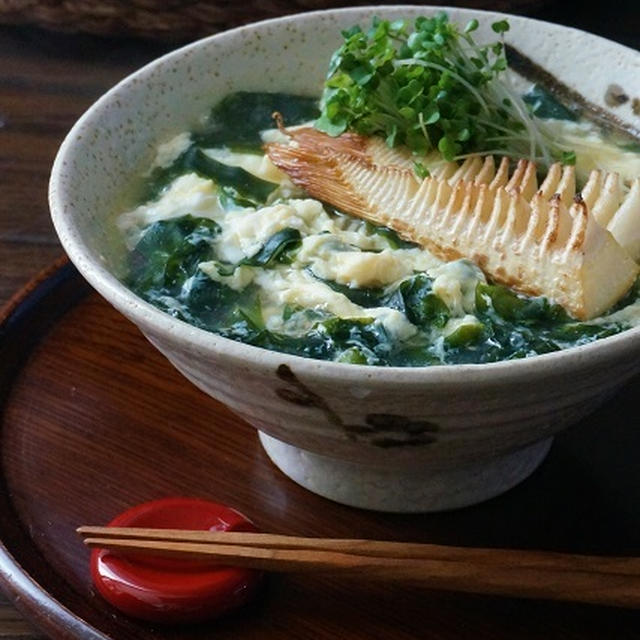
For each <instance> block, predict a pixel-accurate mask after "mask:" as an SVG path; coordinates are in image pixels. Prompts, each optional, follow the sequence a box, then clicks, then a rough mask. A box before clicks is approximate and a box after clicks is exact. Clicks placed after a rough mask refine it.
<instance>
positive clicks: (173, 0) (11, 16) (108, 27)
mask: <svg viewBox="0 0 640 640" xmlns="http://www.w3.org/2000/svg"><path fill="white" fill-rule="evenodd" d="M365 4H401V3H400V2H395V3H394V2H384V1H382V2H380V1H379V0H369V1H362V2H358V1H357V0H356V1H354V2H337V1H332V0H244V1H243V0H235V1H234V0H211V1H209V2H203V1H202V0H101V1H96V2H91V1H87V0H0V23H13V24H32V25H37V26H40V27H45V28H49V29H54V30H57V31H67V32H86V33H93V34H100V35H110V36H137V37H144V38H152V39H156V40H166V41H173V42H179V41H185V40H190V39H195V38H199V37H202V36H205V35H209V34H212V33H216V32H218V31H223V30H224V29H228V28H230V27H235V26H238V25H241V24H246V23H248V22H254V21H256V20H263V19H266V18H275V17H278V16H282V15H287V14H292V13H299V12H301V11H311V10H314V9H328V8H334V7H344V6H354V5H365ZM415 4H424V5H425V6H427V5H430V4H438V3H437V2H425V3H420V2H417V3H415ZM442 4H444V5H448V6H465V7H472V8H476V9H494V10H497V11H506V12H512V13H521V14H522V13H524V14H526V13H528V12H530V11H534V10H536V9H539V8H540V7H541V5H544V4H545V2H542V1H540V0H467V1H466V2H465V1H464V0H462V1H458V2H456V1H455V0H453V1H452V0H448V1H446V2H442ZM546 4H551V3H550V2H547V3H546Z"/></svg>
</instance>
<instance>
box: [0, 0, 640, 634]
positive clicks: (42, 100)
mask: <svg viewBox="0 0 640 640" xmlns="http://www.w3.org/2000/svg"><path fill="white" fill-rule="evenodd" d="M565 4H570V3H556V5H557V6H556V7H555V8H550V7H546V8H545V10H544V11H543V12H541V13H538V14H534V15H536V17H540V18H543V19H549V20H552V21H557V22H560V23H563V24H569V25H572V26H577V27H580V28H585V29H587V30H590V31H593V32H595V33H599V34H601V35H605V36H607V37H610V38H612V39H615V40H618V41H621V42H624V43H625V44H628V45H630V46H635V47H640V37H639V36H638V35H637V34H638V31H637V28H636V27H637V24H638V21H637V11H636V10H635V3H632V2H628V1H625V2H621V3H616V5H615V10H610V9H611V5H606V3H600V4H599V5H598V8H597V9H590V10H585V9H582V10H580V11H576V10H575V8H574V7H573V6H564V5H565ZM530 14H531V12H530ZM173 46H174V45H171V46H169V45H166V44H158V43H150V42H148V41H141V40H140V41H136V40H131V39H126V38H100V37H95V36H87V35H74V36H70V35H61V34H55V33H51V32H47V31H44V30H40V29H37V28H34V27H30V26H20V27H17V26H0V193H1V194H2V198H1V200H0V304H3V303H5V302H7V301H8V300H9V298H10V297H11V296H12V295H13V294H14V293H15V292H16V291H17V290H18V289H19V288H20V287H21V286H23V285H24V284H25V283H26V282H27V281H28V280H29V279H30V278H32V277H33V276H34V275H35V274H36V273H38V272H39V271H40V270H41V268H43V267H45V266H46V265H48V264H50V263H51V262H52V261H53V260H54V259H55V258H56V257H58V256H59V255H60V254H61V249H60V246H59V244H58V242H57V239H56V237H55V234H54V232H53V229H52V227H51V224H50V222H49V214H48V208H47V200H46V198H47V196H46V191H47V181H48V175H49V170H50V166H51V163H52V161H53V158H54V155H55V152H56V150H57V148H58V146H59V144H60V142H61V141H62V139H63V137H64V135H65V133H66V132H67V131H68V129H69V128H70V127H71V125H72V124H73V122H74V121H75V120H76V119H77V118H78V117H79V116H80V115H81V114H82V112H83V111H84V110H85V109H86V108H87V107H88V106H89V105H90V104H91V103H92V102H93V101H94V100H95V99H96V98H97V97H99V96H100V95H101V94H102V93H103V92H104V91H105V90H106V89H108V88H109V87H111V86H112V85H113V84H114V83H115V82H116V81H118V80H119V79H121V78H122V77H124V76H125V75H127V74H128V73H130V72H131V71H133V70H135V69H137V68H138V67H140V66H141V65H143V64H144V63H146V62H148V61H150V60H152V59H153V58H155V57H157V56H158V55H161V54H162V53H164V52H166V51H167V50H169V48H171V47H173ZM90 304H94V305H97V304H98V302H97V301H95V300H94V301H93V302H91V303H90ZM141 344H144V343H141ZM116 351H117V350H116ZM145 353H146V352H145ZM2 355H4V354H2ZM2 355H0V362H1V361H2ZM144 357H147V356H146V355H145V356H144ZM144 357H143V359H144ZM152 357H155V356H152ZM44 384H46V380H40V382H39V383H38V384H36V386H35V387H34V388H33V394H34V396H33V397H32V399H31V400H30V402H35V400H33V398H34V397H37V394H38V393H39V390H40V389H41V387H40V386H39V385H44ZM625 398H626V400H625ZM625 402H626V403H627V404H626V405H625ZM625 406H626V409H625ZM633 406H634V405H633V394H632V393H631V392H628V396H624V395H623V396H621V397H620V398H619V399H617V400H616V401H615V402H614V403H612V404H610V405H608V409H609V411H610V413H609V414H607V413H602V412H601V413H599V414H598V416H599V419H600V420H601V421H602V422H604V423H607V422H609V421H610V420H611V416H614V417H615V418H616V420H617V421H622V420H623V419H624V416H625V414H624V411H629V412H630V411H631V409H632V407H633ZM621 412H622V413H621ZM630 415H635V414H630ZM597 419H598V417H597V416H596V418H594V419H593V420H597ZM590 425H591V429H592V431H591V436H590V439H589V438H587V439H586V440H585V441H583V440H580V439H578V441H577V443H574V445H573V446H574V447H577V449H572V448H571V447H569V449H565V450H564V454H563V453H562V449H560V450H559V449H558V447H556V448H555V453H554V454H553V455H556V456H560V457H561V459H562V455H564V456H566V459H564V462H565V463H567V464H569V466H570V467H571V468H572V469H573V472H574V476H573V478H574V479H571V478H570V479H569V480H568V486H564V485H563V486H562V487H561V489H562V491H560V492H559V497H558V499H557V500H555V498H556V496H557V495H558V491H557V490H556V487H555V485H554V484H553V483H552V482H551V480H553V479H554V478H553V475H552V476H551V477H550V479H549V481H548V482H547V483H546V484H544V488H545V490H546V492H547V493H540V494H535V496H529V497H530V498H531V500H532V501H533V502H532V504H535V500H534V498H536V496H537V499H538V500H540V499H542V498H541V496H544V500H545V501H546V500H547V498H549V497H551V498H552V503H553V505H555V507H553V508H551V507H546V508H545V510H544V511H543V512H542V513H541V514H539V517H540V518H542V519H543V521H544V519H545V518H550V520H549V521H547V524H550V523H551V521H552V518H553V517H556V516H559V515H562V514H563V512H564V510H565V507H566V505H562V502H561V500H560V498H568V499H569V500H572V501H574V503H573V504H570V505H569V507H570V510H571V513H573V519H569V520H568V521H567V522H569V524H566V525H565V526H564V527H563V528H562V530H561V532H560V534H559V536H558V538H557V539H555V545H556V546H557V547H559V548H563V547H566V548H567V549H568V550H576V549H575V548H573V547H572V545H574V544H575V541H576V540H577V541H580V540H581V539H584V542H583V543H580V544H582V545H583V546H584V549H585V550H592V551H593V550H598V549H600V550H602V551H603V552H620V551H621V547H619V545H618V544H617V542H620V541H621V542H622V547H624V546H625V544H626V550H627V551H631V550H632V547H633V544H631V542H632V541H633V540H635V541H636V543H637V540H638V529H635V531H633V530H629V527H631V526H636V527H637V525H638V522H637V511H638V509H637V502H636V503H635V504H632V503H630V502H629V500H628V496H627V493H628V492H629V491H631V492H633V491H638V479H637V476H635V475H633V471H634V470H632V469H629V468H626V467H625V466H624V464H623V463H621V465H617V464H616V463H614V467H615V469H614V472H615V473H613V474H609V473H608V472H607V466H606V463H607V460H606V459H604V461H603V462H602V463H601V464H600V463H599V464H600V466H598V464H596V467H595V469H594V468H587V467H585V464H584V461H583V458H582V457H581V456H585V455H587V454H590V453H594V454H595V455H596V457H598V455H599V454H600V450H601V449H602V445H607V444H608V443H610V441H609V440H607V439H606V438H605V439H604V440H605V441H604V442H603V441H602V440H603V437H602V436H601V435H598V434H599V431H598V428H597V423H596V422H590ZM615 425H618V426H615ZM620 425H621V423H619V422H615V424H614V427H615V429H614V435H616V434H617V436H616V437H617V438H618V440H615V439H614V441H613V444H610V447H612V446H613V445H614V444H615V445H616V446H620V447H621V450H622V451H625V450H626V449H628V448H629V447H631V446H632V445H635V446H636V447H637V444H638V443H637V441H634V440H633V435H630V434H627V433H626V432H624V430H623V429H622V426H620ZM616 429H617V431H616ZM621 429H622V430H621ZM585 433H588V432H585ZM567 437H568V436H567ZM253 446H254V448H253V449H250V451H251V452H253V453H255V454H256V455H258V456H260V455H262V454H261V453H260V450H259V448H257V445H253ZM604 450H605V451H606V450H607V449H606V446H605V448H604ZM609 453H610V454H612V452H611V450H610V449H609ZM225 455H229V451H228V450H225ZM612 455H614V456H615V454H612ZM598 459H599V458H598ZM541 473H543V477H546V476H544V473H545V471H544V469H543V470H541ZM585 475H586V480H587V482H586V489H585V487H584V485H583V484H581V483H580V482H578V479H581V480H584V477H585ZM276 476H277V474H276ZM575 478H578V479H575ZM263 479H264V478H263ZM275 486H277V484H276V485H275ZM522 490H526V487H525V488H523V489H522ZM583 491H589V492H592V493H590V494H589V496H588V497H587V496H584V495H583ZM635 495H636V496H638V494H637V493H636V494H635ZM128 497H130V496H127V495H123V496H121V499H122V505H124V504H125V503H126V499H127V498H128ZM275 499H276V502H277V501H278V500H279V501H280V502H279V503H278V504H279V505H280V507H284V506H286V504H287V501H288V494H287V493H285V494H277V493H276V495H275ZM105 508H106V507H105ZM485 508H488V510H489V514H491V513H493V509H494V507H492V506H491V505H488V506H487V505H485ZM516 513H517V514H519V515H520V516H521V517H524V522H525V523H529V524H530V523H532V521H533V518H534V516H533V515H531V514H526V513H523V512H522V510H521V509H519V510H518V509H516ZM589 514H591V515H589ZM616 514H617V515H618V518H617V519H616V518H615V517H614V518H613V520H611V519H610V517H611V516H613V515H616ZM105 515H107V514H106V513H105ZM459 517H460V518H461V519H462V520H464V518H463V517H462V516H459ZM304 524H308V523H307V522H306V521H305V523H304ZM455 525H456V516H452V523H451V524H450V525H446V526H445V525H439V527H440V528H439V529H438V527H436V530H439V531H440V538H439V539H440V540H442V541H446V542H449V543H451V542H455V540H456V539H458V540H459V534H460V531H459V530H458V528H457V527H456V526H455ZM451 526H453V530H452V529H451V528H450V527H451ZM495 526H496V527H498V524H497V523H496V524H495ZM540 526H542V525H540ZM540 526H539V527H538V528H540ZM302 528H305V527H302ZM543 528H544V527H543ZM301 532H302V531H299V530H297V531H296V533H301ZM364 533H365V534H366V535H367V536H368V535H370V534H369V533H368V532H367V531H366V530H365V531H364ZM436 537H437V536H436ZM481 537H482V536H481ZM533 540H534V541H535V538H533ZM538 541H539V542H547V543H549V542H551V543H553V542H554V540H551V541H550V540H548V539H544V540H538ZM512 543H513V544H517V543H521V544H522V545H523V546H526V545H527V543H529V544H531V541H530V540H528V539H526V538H517V537H516V538H515V539H513V540H512ZM552 546H553V544H552ZM590 547H591V548H590ZM635 552H636V553H637V552H638V550H637V548H635ZM292 589H293V591H295V585H294V587H292ZM320 592H321V589H320V588H319V587H316V592H315V595H318V594H319V593H320ZM306 595H307V596H309V593H307V594H306ZM313 595H314V594H313V593H312V594H311V596H313ZM299 600H300V598H298V601H299ZM442 602H449V606H450V607H453V608H450V609H449V613H450V614H452V612H454V611H457V612H458V613H460V611H458V610H457V605H455V602H456V601H455V600H452V599H451V598H449V599H447V598H446V597H445V596H442V595H440V596H437V597H436V599H435V600H434V601H431V604H430V605H429V609H430V611H433V610H434V608H437V605H438V603H442ZM361 603H362V602H361ZM452 603H453V604H452ZM474 603H475V604H474ZM387 604H388V605H389V606H391V605H390V602H387ZM467 604H468V605H469V606H471V609H474V610H475V612H476V614H475V618H474V617H473V616H471V617H466V618H465V616H464V615H462V614H461V617H460V619H459V621H458V626H457V627H456V625H455V624H453V623H451V622H446V621H445V620H444V619H443V618H441V617H438V616H436V617H435V618H433V620H432V622H431V624H430V625H429V627H428V628H429V630H430V632H432V634H431V635H432V637H435V638H454V637H462V636H461V635H460V634H458V635H456V629H458V630H459V629H460V628H466V629H467V630H468V632H469V633H471V631H472V630H475V632H476V635H475V636H474V637H476V638H498V637H525V636H521V635H518V630H519V629H520V628H521V625H520V623H517V621H518V619H519V618H520V616H526V618H527V619H528V621H529V632H528V633H529V636H526V637H545V638H552V637H557V638H585V637H593V638H596V637H601V638H616V637H620V638H626V637H629V638H631V637H640V624H638V620H637V617H634V616H632V615H631V614H629V613H626V614H618V612H611V611H609V610H601V609H599V608H592V607H586V608H582V607H573V606H570V607H565V606H564V605H549V604H547V603H529V604H528V605H522V604H521V603H519V602H518V601H511V600H509V601H499V600H495V601H494V600H490V599H489V600H486V599H480V600H478V601H475V600H474V599H473V598H470V599H468V600H467ZM301 606H302V610H303V611H306V610H307V609H308V608H310V607H311V603H310V602H301ZM523 606H524V608H522V607H523ZM400 613H401V611H400ZM400 613H398V615H400ZM393 619H395V618H394V615H392V616H391V617H390V620H393ZM492 620H502V623H501V624H502V626H501V627H500V626H499V627H492V626H491V621H492ZM616 621H621V623H622V625H621V626H620V625H617V626H613V627H611V628H609V626H608V625H609V624H613V623H614V622H616ZM387 624H388V625H391V626H392V622H387ZM514 625H515V626H514ZM519 625H520V626H519ZM390 628H391V627H387V626H384V625H383V626H382V627H381V629H380V633H378V634H376V636H375V637H385V636H384V634H385V631H389V630H390ZM496 629H497V630H496ZM612 629H616V631H613V630H612ZM617 630H620V631H617ZM426 633H427V631H426V629H422V631H421V632H418V633H417V635H411V634H410V633H404V635H402V634H400V635H399V636H398V637H403V638H409V637H425V635H426ZM501 633H502V634H503V635H500V634H501ZM505 633H511V636H509V635H504V634H505ZM598 633H600V634H601V635H598ZM36 637H41V636H40V635H39V633H38V632H37V631H36V630H35V629H34V627H33V626H32V625H31V624H30V623H29V622H26V621H24V619H23V618H22V616H21V615H20V614H18V613H17V612H16V611H15V609H13V607H12V606H11V605H9V604H7V600H6V598H4V597H3V596H2V595H1V594H0V638H3V639H6V638H36ZM307 637H313V633H312V631H309V634H308V636H307ZM372 637H373V636H372ZM389 637H391V636H389Z"/></svg>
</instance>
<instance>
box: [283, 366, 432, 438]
mask: <svg viewBox="0 0 640 640" xmlns="http://www.w3.org/2000/svg"><path fill="white" fill-rule="evenodd" d="M276 375H277V376H278V378H280V380H282V381H284V382H286V383H288V384H289V385H290V386H288V387H278V388H277V389H276V390H275V392H276V395H277V396H278V397H279V398H281V399H282V400H284V401H285V402H290V403H291V404H297V405H299V406H302V407H313V408H316V409H319V410H320V411H322V412H323V413H324V415H325V416H326V418H327V420H328V421H329V422H330V423H331V424H334V425H337V426H339V427H341V428H342V429H343V430H344V432H345V434H346V435H347V437H348V438H349V440H351V441H353V442H364V443H366V444H370V445H373V446H375V447H381V448H383V449H389V448H397V447H416V446H424V445H429V444H432V443H434V442H436V437H435V435H434V434H435V432H436V431H438V430H439V427H438V425H437V424H436V423H435V422H432V421H430V420H423V419H419V420H415V419H412V418H408V417H406V416H401V415H397V414H393V413H368V414H366V416H365V417H364V424H347V423H345V422H344V420H343V419H342V418H341V417H340V416H339V415H338V414H337V413H336V412H335V411H334V410H333V409H332V408H331V406H330V405H329V403H328V402H327V401H326V400H325V399H324V398H323V397H322V396H320V395H319V394H317V393H316V392H315V391H312V390H311V389H309V387H307V385H305V384H304V383H303V382H301V381H300V380H299V379H298V378H297V376H296V375H295V374H294V373H293V371H292V370H291V368H290V367H289V366H288V365H286V364H281V365H280V366H278V368H277V369H276Z"/></svg>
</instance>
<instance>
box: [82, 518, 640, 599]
mask: <svg viewBox="0 0 640 640" xmlns="http://www.w3.org/2000/svg"><path fill="white" fill-rule="evenodd" d="M77 531H78V533H79V534H80V535H81V536H82V537H83V539H84V543H85V544H86V545H87V546H89V547H93V548H103V549H109V550H112V551H114V552H119V553H123V554H127V553H131V554H140V553H146V554H150V555H154V556H162V557H174V558H183V559H193V560H202V561H208V562H215V563H219V564H224V565H232V566H238V567H247V568H252V569H260V570H264V571H278V572H323V573H327V574H331V575H335V576H336V577H337V576H339V575H350V574H351V575H356V576H358V578H359V579H360V580H374V579H375V580H381V579H382V580H386V581H400V582H408V583H411V584H416V583H417V584H421V585H423V586H425V587H429V588H434V589H443V590H449V591H463V592H470V593H483V594H494V595H503V596H515V597H522V598H543V599H551V600H567V601H573V602H588V603H592V604H605V605H613V606H619V607H640V558H632V557H606V556H586V555H572V554H565V553H553V552H545V551H519V550H506V549H477V548H466V547H449V546H441V545H433V544H417V543H405V542H381V541H374V540H348V539H330V538H305V537H298V536H284V535H277V534H269V533H248V532H234V531H186V530H180V529H145V528H131V527H90V526H85V527H80V528H79V529H77Z"/></svg>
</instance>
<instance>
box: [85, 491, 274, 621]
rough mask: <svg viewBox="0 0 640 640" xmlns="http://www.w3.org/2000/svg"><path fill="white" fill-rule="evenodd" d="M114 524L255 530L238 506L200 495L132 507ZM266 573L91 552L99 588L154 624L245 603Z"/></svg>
mask: <svg viewBox="0 0 640 640" xmlns="http://www.w3.org/2000/svg"><path fill="white" fill-rule="evenodd" d="M108 526H113V527H157V528H162V529H193V530H204V531H206V530H211V531H256V528H255V526H254V525H253V523H252V522H251V521H250V520H249V519H248V518H246V517H245V516H243V515H242V514H241V513H239V512H238V511H236V510H235V509H231V508H230V507H227V506H225V505H222V504H217V503H215V502H209V501H207V500H201V499H198V498H165V499H162V500H154V501H152V502H145V503H143V504H140V505H137V506H135V507H133V508H131V509H128V510H127V511H125V512H124V513H122V514H120V515H119V516H117V517H116V518H115V519H114V520H112V521H111V522H110V523H109V525H108ZM261 576H262V574H261V572H259V571H256V570H252V569H242V568H239V567H221V566H212V565H204V564H202V563H196V562H193V561H182V560H174V559H166V558H154V557H151V556H125V555H122V554H115V553H113V552H110V551H107V550H105V549H96V550H94V551H93V552H92V554H91V577H92V579H93V582H94V584H95V586H96V589H97V590H98V592H99V593H100V594H101V595H102V596H103V597H104V598H105V599H106V600H107V601H108V602H109V603H111V604H112V605H113V606H114V607H117V608H118V609H120V610H121V611H122V612H123V613H125V614H126V615H129V616H132V617H135V618H140V619H143V620H148V621H151V622H199V621H202V620H208V619H212V618H215V617H218V616H220V615H222V614H224V613H227V612H228V611H231V610H232V609H235V608H237V607H240V606H242V605H243V604H245V603H246V602H247V601H248V600H249V599H250V598H251V597H252V596H253V594H254V593H255V591H256V590H257V587H258V584H259V582H260V579H261Z"/></svg>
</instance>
